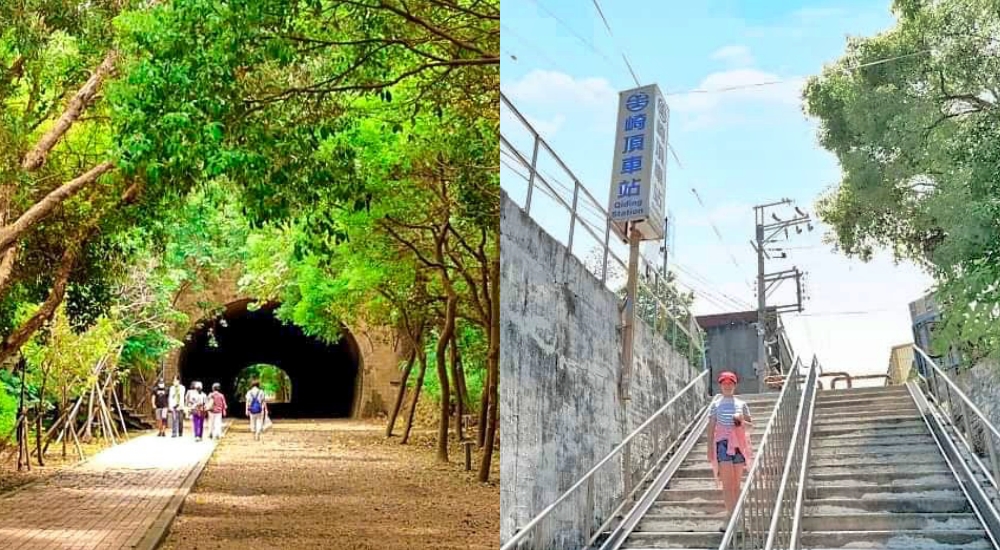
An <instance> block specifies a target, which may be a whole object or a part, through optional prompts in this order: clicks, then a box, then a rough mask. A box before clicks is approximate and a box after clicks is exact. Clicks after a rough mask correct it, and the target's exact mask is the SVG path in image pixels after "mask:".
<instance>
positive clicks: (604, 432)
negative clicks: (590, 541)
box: [500, 194, 707, 549]
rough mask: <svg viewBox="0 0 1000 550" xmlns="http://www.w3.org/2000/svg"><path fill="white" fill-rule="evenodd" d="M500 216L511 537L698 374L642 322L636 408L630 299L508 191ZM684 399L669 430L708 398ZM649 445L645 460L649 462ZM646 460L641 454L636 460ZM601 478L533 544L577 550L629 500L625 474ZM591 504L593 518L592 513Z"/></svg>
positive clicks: (503, 471)
mask: <svg viewBox="0 0 1000 550" xmlns="http://www.w3.org/2000/svg"><path fill="white" fill-rule="evenodd" d="M501 200H502V205H501V206H502V208H501V221H500V226H501V227H500V231H501V247H500V251H501V252H500V256H501V270H502V271H501V291H500V322H501V330H502V335H501V339H500V406H501V408H500V415H501V428H500V434H501V449H503V450H502V453H501V457H500V475H501V479H502V480H503V483H502V484H501V489H500V514H501V531H500V540H501V541H506V540H507V539H508V538H510V536H512V534H513V533H514V531H515V529H517V528H519V527H521V526H523V525H524V524H526V523H527V522H528V521H529V520H530V519H531V518H532V517H534V516H535V515H536V514H537V513H538V512H540V511H541V510H542V509H543V508H544V507H546V506H548V505H549V504H551V503H552V502H553V501H554V500H555V499H556V498H558V496H559V495H560V494H562V493H563V492H564V491H565V490H566V489H568V488H569V487H570V486H571V485H572V484H573V483H574V482H575V481H576V480H577V479H579V478H580V477H581V476H582V475H583V474H584V473H586V471H587V470H589V469H590V468H591V467H592V466H593V465H594V464H595V463H596V462H597V461H599V460H600V459H601V458H603V457H604V456H605V455H606V454H607V453H608V452H609V451H611V449H612V448H614V447H615V446H616V445H617V444H618V443H619V442H620V441H621V440H622V438H623V436H624V434H626V433H627V430H628V429H629V428H627V427H626V426H625V423H624V419H625V418H626V415H627V417H628V418H629V421H630V424H629V426H631V427H634V426H637V425H638V424H639V423H641V422H642V421H643V420H645V419H646V418H648V416H649V415H650V414H651V413H652V412H654V411H655V410H657V409H658V408H659V407H660V406H662V405H663V404H664V403H666V401H667V400H669V399H670V397H672V396H673V395H674V394H675V393H676V392H677V391H678V390H679V389H680V388H682V387H684V386H685V385H686V384H687V383H688V382H690V381H691V380H692V379H694V378H695V376H697V374H698V373H699V372H700V371H699V370H697V369H695V368H694V367H692V366H691V365H690V364H689V363H688V361H687V359H685V358H684V357H683V356H682V355H680V354H678V353H676V352H675V351H674V350H672V349H671V348H670V346H669V345H668V344H667V342H666V341H665V340H663V339H662V338H660V337H659V336H657V335H655V334H653V332H652V331H651V330H650V329H649V328H648V327H646V326H645V325H642V324H641V323H640V324H639V325H638V326H637V328H636V332H635V345H634V349H635V363H634V365H635V366H634V370H633V376H632V385H631V387H632V390H631V401H630V404H629V407H628V411H627V412H626V411H625V409H624V408H623V404H622V400H621V398H620V396H619V393H618V382H619V377H620V375H621V360H620V350H621V326H620V314H619V309H618V308H619V300H618V299H617V297H616V296H615V295H614V294H613V293H612V292H610V291H609V290H607V289H606V288H605V287H604V286H603V285H602V284H601V282H600V281H599V280H598V279H597V278H595V277H594V276H593V275H591V274H590V272H589V271H588V270H587V269H586V268H585V267H584V266H583V264H582V263H581V262H580V261H579V260H577V259H576V258H575V257H574V256H572V255H571V254H569V253H568V251H567V250H566V249H565V247H563V246H562V244H560V243H559V242H558V241H556V240H555V239H553V238H552V237H551V236H549V235H548V234H547V233H545V231H543V230H542V229H541V228H540V227H539V226H538V225H537V224H535V223H534V221H533V220H531V219H530V218H529V217H528V216H527V215H526V214H525V213H524V212H523V211H522V210H521V209H520V208H519V207H518V206H517V205H516V204H514V203H513V202H511V201H510V200H509V199H508V198H507V196H506V194H504V195H503V197H502V199H501ZM705 395H707V388H706V387H700V388H698V391H697V396H698V398H697V399H693V400H691V401H690V402H688V401H685V404H684V406H683V407H680V408H679V409H678V410H677V411H676V413H674V414H673V415H672V416H671V417H670V425H669V426H662V429H663V430H671V431H674V430H676V429H679V427H681V426H683V425H684V424H686V423H687V422H688V421H689V420H690V419H691V417H692V416H693V414H694V412H695V410H696V408H697V407H698V406H699V405H700V404H701V403H703V402H704V399H705V398H704V396H705ZM643 448H644V444H643V443H640V444H638V445H637V448H636V450H635V451H633V454H634V457H641V456H643V452H642V451H643ZM636 459H637V460H638V458H636ZM613 464H614V465H615V466H616V467H614V468H609V469H608V471H607V473H606V474H603V475H601V476H599V477H598V478H597V480H596V483H595V487H594V488H595V491H594V494H592V495H588V494H587V492H586V491H581V492H580V494H579V495H578V496H577V497H576V498H574V499H573V500H572V501H571V502H567V505H566V506H564V507H561V508H560V509H559V511H558V513H556V514H555V515H554V516H552V518H553V519H552V521H548V522H546V523H545V528H544V529H542V530H541V531H539V533H538V536H536V537H533V538H532V540H533V542H534V547H535V548H546V549H556V548H578V547H579V546H580V544H581V543H582V542H583V541H582V540H581V537H582V533H583V531H584V530H585V529H586V526H587V524H588V523H589V524H591V525H592V526H593V527H596V526H597V525H599V524H600V523H601V522H602V521H603V520H604V519H605V517H606V515H607V513H608V510H609V509H610V507H611V503H612V501H613V497H614V496H615V495H617V494H620V492H621V486H622V480H621V471H620V468H618V467H617V464H618V462H617V461H616V462H614V463H613ZM588 499H590V500H592V502H593V509H594V510H595V512H594V515H593V516H589V517H588V513H587V510H588V509H589V508H590V506H589V505H588Z"/></svg>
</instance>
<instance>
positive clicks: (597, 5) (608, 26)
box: [593, 0, 642, 86]
mask: <svg viewBox="0 0 1000 550" xmlns="http://www.w3.org/2000/svg"><path fill="white" fill-rule="evenodd" d="M593 2H594V7H595V8H597V15H599V16H601V21H603V22H604V28H605V29H607V31H608V36H610V37H611V40H612V41H614V42H615V45H616V46H617V47H618V51H619V52H620V53H621V55H622V60H623V61H625V66H626V67H628V72H629V74H631V75H632V79H633V80H635V85H636V86H642V84H640V83H639V76H638V75H636V74H635V69H633V68H632V63H630V62H629V60H628V56H627V55H625V50H624V49H623V48H622V47H621V46H619V45H618V41H617V40H615V33H614V32H612V31H611V24H610V23H608V18H607V17H605V16H604V10H602V9H601V3H600V2H598V1H597V0H593Z"/></svg>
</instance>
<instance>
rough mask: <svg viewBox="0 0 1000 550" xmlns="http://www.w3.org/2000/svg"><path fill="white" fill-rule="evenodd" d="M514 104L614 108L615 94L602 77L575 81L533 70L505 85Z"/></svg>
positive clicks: (615, 103) (555, 74)
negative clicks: (604, 106)
mask: <svg viewBox="0 0 1000 550" xmlns="http://www.w3.org/2000/svg"><path fill="white" fill-rule="evenodd" d="M505 91H506V92H507V95H508V96H510V98H511V99H513V100H514V101H521V102H525V103H533V104H557V105H562V106H590V105H611V106H614V105H617V102H618V97H617V96H618V94H617V93H616V92H615V90H614V89H613V88H612V87H611V84H610V83H609V82H608V81H607V80H606V79H604V78H599V77H589V78H574V77H572V76H570V75H568V74H566V73H562V72H559V71H545V70H537V69H536V70H533V71H531V72H530V73H528V74H526V75H525V76H524V78H522V79H521V80H517V81H514V82H513V83H511V84H509V85H508V86H506V90H505Z"/></svg>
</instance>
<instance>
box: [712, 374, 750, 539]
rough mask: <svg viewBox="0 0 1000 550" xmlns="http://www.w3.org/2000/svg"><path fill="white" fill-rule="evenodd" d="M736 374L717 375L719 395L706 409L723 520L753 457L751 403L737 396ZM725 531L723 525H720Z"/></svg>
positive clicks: (731, 508) (738, 493)
mask: <svg viewBox="0 0 1000 550" xmlns="http://www.w3.org/2000/svg"><path fill="white" fill-rule="evenodd" d="M736 384H737V379H736V375H735V374H733V373H732V372H729V371H726V372H723V373H722V374H720V375H719V385H720V386H721V388H722V395H721V396H718V397H716V398H715V400H713V401H712V404H711V406H710V407H709V409H708V461H709V463H710V464H711V465H712V471H713V472H715V477H716V479H718V480H720V481H721V482H722V499H723V501H725V503H726V523H725V524H724V525H728V524H729V518H730V517H731V516H732V515H733V509H734V508H736V501H737V500H739V497H740V483H741V481H742V479H743V469H744V467H745V466H746V464H747V461H748V460H750V459H751V458H752V456H751V453H752V451H751V448H750V435H749V433H748V431H747V429H746V426H748V425H751V419H750V407H748V406H747V403H746V401H743V400H742V399H740V398H739V397H736V396H735V395H734V394H735V393H736ZM721 530H722V531H725V527H723V528H722V529H721Z"/></svg>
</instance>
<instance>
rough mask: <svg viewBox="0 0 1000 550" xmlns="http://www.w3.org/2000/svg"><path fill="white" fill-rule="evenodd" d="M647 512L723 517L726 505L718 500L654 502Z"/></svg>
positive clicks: (653, 513)
mask: <svg viewBox="0 0 1000 550" xmlns="http://www.w3.org/2000/svg"><path fill="white" fill-rule="evenodd" d="M646 513H647V514H652V515H681V516H711V517H716V516H717V517H720V518H723V517H725V515H726V506H725V504H724V503H723V502H722V499H721V498H719V500H705V499H699V500H692V501H689V502H654V503H653V505H652V506H650V508H649V511H647V512H646Z"/></svg>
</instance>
